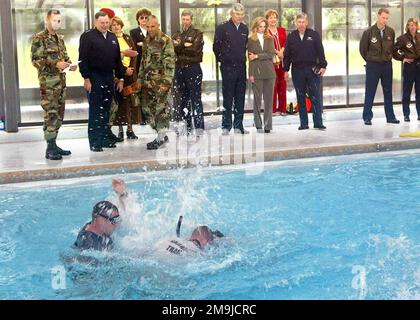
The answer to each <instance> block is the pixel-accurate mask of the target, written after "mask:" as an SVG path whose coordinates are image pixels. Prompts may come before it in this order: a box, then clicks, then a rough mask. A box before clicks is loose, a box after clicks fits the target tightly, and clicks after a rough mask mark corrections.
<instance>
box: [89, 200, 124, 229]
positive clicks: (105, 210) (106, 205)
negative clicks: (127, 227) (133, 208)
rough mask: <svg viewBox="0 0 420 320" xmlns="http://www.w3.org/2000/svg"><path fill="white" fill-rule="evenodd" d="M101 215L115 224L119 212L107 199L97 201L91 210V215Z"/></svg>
mask: <svg viewBox="0 0 420 320" xmlns="http://www.w3.org/2000/svg"><path fill="white" fill-rule="evenodd" d="M97 216H100V217H103V218H105V219H107V220H109V221H110V222H111V223H112V224H117V223H118V222H119V217H120V215H119V212H118V208H117V207H116V206H115V205H114V204H113V203H111V202H109V201H106V200H105V201H99V202H98V203H97V204H95V206H94V207H93V210H92V217H97Z"/></svg>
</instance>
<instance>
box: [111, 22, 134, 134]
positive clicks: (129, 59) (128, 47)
mask: <svg viewBox="0 0 420 320" xmlns="http://www.w3.org/2000/svg"><path fill="white" fill-rule="evenodd" d="M123 27H124V23H123V21H122V20H121V18H119V17H113V18H112V20H111V31H112V32H113V33H115V35H116V36H117V39H118V43H119V45H120V50H121V60H122V63H123V66H124V70H125V75H124V90H123V92H122V93H121V96H119V97H118V98H119V99H118V100H119V101H117V102H118V110H113V114H112V115H111V121H112V124H113V125H118V126H119V133H118V140H117V142H121V141H123V140H124V129H123V125H127V139H138V137H137V136H136V135H135V134H134V132H133V124H137V123H140V106H139V104H138V103H137V100H136V97H135V89H132V90H131V89H130V88H129V86H131V85H133V84H136V83H137V70H135V68H136V63H137V58H136V56H137V51H135V50H134V49H135V45H134V42H133V40H132V39H131V37H130V36H129V35H128V34H125V33H123V31H122V28H123ZM134 53H135V54H134ZM131 91H132V92H131Z"/></svg>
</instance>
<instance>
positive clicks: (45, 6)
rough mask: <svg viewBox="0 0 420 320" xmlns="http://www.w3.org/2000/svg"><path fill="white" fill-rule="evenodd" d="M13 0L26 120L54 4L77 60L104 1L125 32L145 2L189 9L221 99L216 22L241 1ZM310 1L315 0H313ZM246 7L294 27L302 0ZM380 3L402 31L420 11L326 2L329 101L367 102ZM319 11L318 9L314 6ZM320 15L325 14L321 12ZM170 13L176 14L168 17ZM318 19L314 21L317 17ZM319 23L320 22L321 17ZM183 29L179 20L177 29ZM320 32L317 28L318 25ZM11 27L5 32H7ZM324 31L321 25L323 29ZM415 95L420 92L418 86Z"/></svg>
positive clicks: (405, 4)
mask: <svg viewBox="0 0 420 320" xmlns="http://www.w3.org/2000/svg"><path fill="white" fill-rule="evenodd" d="M1 1H11V2H12V4H13V14H14V19H15V24H16V35H15V36H16V40H17V41H16V43H17V53H18V56H17V60H18V77H19V89H20V90H19V92H20V101H21V111H22V112H21V114H22V117H21V119H22V122H24V123H25V122H41V121H42V109H41V108H40V106H39V104H40V102H39V90H38V77H37V71H36V69H35V68H34V67H33V66H32V64H31V60H30V56H31V53H30V46H31V39H32V36H33V35H34V34H35V33H36V32H39V31H42V30H43V29H44V28H45V25H44V18H45V14H46V12H47V11H48V10H49V9H51V8H56V9H59V10H60V11H61V12H62V17H63V24H62V30H61V31H60V33H61V34H63V35H64V38H65V43H66V46H67V50H68V53H69V56H70V57H71V59H72V60H73V61H76V60H77V59H78V46H79V38H80V35H81V34H82V33H83V32H84V31H85V30H86V29H88V28H90V27H93V22H94V21H92V19H93V15H94V13H95V11H97V10H99V9H100V8H102V7H108V8H112V9H113V10H114V11H115V12H116V14H117V15H118V16H120V17H121V18H122V19H123V21H124V23H125V27H124V28H125V32H129V31H130V30H131V29H132V28H135V27H136V26H137V22H136V21H135V13H136V11H137V10H138V9H139V8H140V7H147V8H149V9H150V10H151V11H152V12H153V14H155V15H156V16H158V17H161V13H163V14H171V15H174V14H180V12H181V11H182V10H183V9H185V8H188V9H191V10H192V11H193V14H194V21H193V22H194V25H195V26H196V27H198V28H199V29H201V30H202V31H203V32H204V41H205V46H204V56H203V63H202V65H201V66H202V69H203V74H204V77H203V80H204V81H203V91H202V93H203V95H202V97H203V103H204V110H205V111H206V112H213V111H216V110H217V107H218V106H220V105H221V104H222V99H223V95H222V86H221V76H220V74H219V70H218V68H217V65H216V60H215V57H214V54H213V50H212V47H213V38H214V31H215V28H216V27H217V25H219V24H220V23H222V22H223V21H226V20H227V19H229V10H230V8H231V6H232V4H234V3H235V2H238V1H236V0H179V8H175V9H179V11H177V12H172V11H171V10H173V8H172V7H171V8H169V7H168V8H166V9H165V10H162V9H161V8H160V4H161V3H169V1H165V2H162V1H158V0H142V1H139V0H42V1H41V0H1ZM307 1H312V0H307ZM240 2H241V3H242V4H243V5H244V6H245V9H246V17H245V23H247V25H248V26H249V25H250V23H251V21H252V19H253V18H255V17H256V16H260V15H263V14H264V12H265V11H266V10H267V9H270V8H273V9H276V10H278V11H279V13H280V16H281V19H280V20H281V22H280V24H281V26H283V27H285V28H286V29H287V31H288V32H290V31H292V30H294V29H295V25H294V19H295V16H296V14H297V13H298V12H300V11H301V9H302V2H303V1H302V0H259V1H256V0H241V1H240ZM380 7H387V8H388V9H390V11H391V17H390V21H389V25H390V26H391V27H392V28H393V29H394V30H395V34H396V36H397V37H398V36H400V35H401V34H402V33H404V32H405V30H404V27H405V23H406V21H407V19H408V18H409V17H419V16H420V6H419V5H418V0H404V1H402V0H399V1H389V0H323V1H322V17H321V19H322V38H323V43H324V47H325V52H326V58H327V60H328V63H329V65H328V68H327V73H326V75H325V77H324V81H323V97H324V105H325V106H327V107H328V106H337V105H340V106H346V105H349V106H353V105H361V104H363V102H364V83H365V68H364V65H365V61H364V60H363V59H362V57H361V56H360V54H359V41H360V38H361V36H362V33H363V31H364V30H366V29H367V28H368V27H369V26H370V25H372V24H373V23H375V20H376V14H377V11H378V9H379V8H380ZM309 16H310V17H313V16H314V12H309ZM316 18H317V19H318V18H319V17H316ZM169 20H170V19H169ZM313 22H314V21H310V23H311V24H312V23H313ZM316 22H317V23H316V25H319V23H320V21H316ZM173 29H177V28H176V27H174V26H173V25H172V26H171V30H173ZM318 31H319V30H318ZM6 32H7V31H6ZM320 33H321V31H320ZM393 68H394V80H393V99H394V101H395V102H400V101H401V83H402V79H401V63H400V62H398V61H393ZM82 80H83V79H82V78H81V76H80V73H79V72H71V73H69V74H68V77H67V85H68V91H67V101H66V104H67V111H66V119H65V120H86V119H87V103H86V95H85V92H84V90H83V87H82V84H83V81H82ZM413 99H414V93H413ZM287 100H288V102H292V101H294V100H295V91H294V88H293V85H292V81H289V82H288V88H287ZM375 102H376V103H381V102H383V94H382V89H381V87H380V86H378V92H377V97H376V99H375ZM245 108H246V109H248V110H249V109H251V108H252V93H251V90H248V91H247V100H246V105H245Z"/></svg>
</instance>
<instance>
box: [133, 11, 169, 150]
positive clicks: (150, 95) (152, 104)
mask: <svg viewBox="0 0 420 320" xmlns="http://www.w3.org/2000/svg"><path fill="white" fill-rule="evenodd" d="M159 27H160V25H159V20H158V19H157V18H156V16H153V15H151V16H149V18H148V20H147V37H146V40H145V43H144V45H143V52H142V58H141V64H140V68H139V73H138V82H139V85H140V88H141V101H142V108H143V111H144V112H145V115H146V119H147V121H148V124H149V125H150V126H151V127H152V128H153V129H154V130H156V131H157V133H158V136H157V138H156V139H155V140H153V141H152V142H149V143H148V144H147V149H149V150H152V149H158V148H159V147H160V146H161V145H163V144H164V143H165V142H167V141H168V137H167V135H166V131H167V129H168V128H169V120H170V110H169V104H168V92H169V89H170V87H171V85H172V80H173V77H174V73H175V52H174V46H173V43H172V40H171V38H170V37H169V36H167V35H166V34H164V33H162V31H160V29H159Z"/></svg>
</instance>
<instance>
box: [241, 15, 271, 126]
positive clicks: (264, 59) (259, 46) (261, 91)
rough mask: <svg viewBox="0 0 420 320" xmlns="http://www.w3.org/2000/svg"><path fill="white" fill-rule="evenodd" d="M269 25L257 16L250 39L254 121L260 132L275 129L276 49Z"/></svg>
mask: <svg viewBox="0 0 420 320" xmlns="http://www.w3.org/2000/svg"><path fill="white" fill-rule="evenodd" d="M267 26H268V23H267V20H266V19H265V18H264V17H257V18H255V19H254V21H253V22H252V28H251V36H250V37H249V41H248V54H249V61H250V62H249V80H250V81H251V83H252V91H253V93H254V123H255V127H256V128H257V131H258V132H260V133H263V132H265V133H270V131H271V130H272V129H273V124H272V123H273V92H274V83H275V80H276V72H275V69H274V65H273V57H274V55H275V54H276V51H275V49H274V40H273V38H272V37H271V36H270V34H269V33H268V29H267ZM262 97H264V130H263V128H262V122H261V115H260V110H261V98H262Z"/></svg>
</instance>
